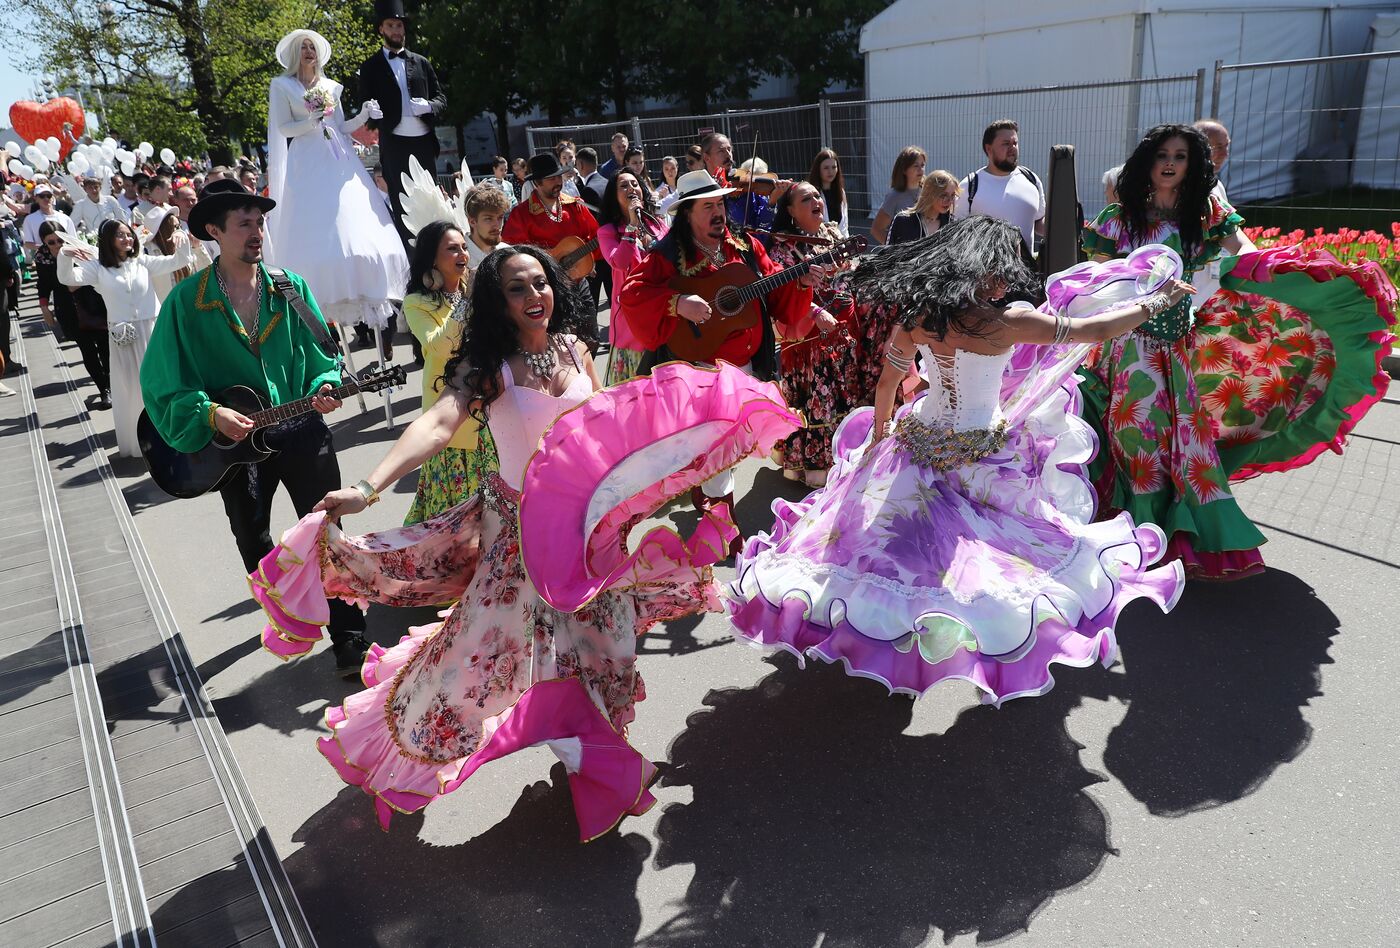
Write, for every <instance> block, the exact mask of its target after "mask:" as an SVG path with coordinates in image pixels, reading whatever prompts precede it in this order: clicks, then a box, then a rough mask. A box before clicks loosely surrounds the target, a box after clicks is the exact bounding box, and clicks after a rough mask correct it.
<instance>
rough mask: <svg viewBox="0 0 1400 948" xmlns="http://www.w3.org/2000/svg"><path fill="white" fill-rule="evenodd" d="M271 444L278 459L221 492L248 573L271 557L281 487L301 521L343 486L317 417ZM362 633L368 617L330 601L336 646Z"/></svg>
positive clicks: (244, 473)
mask: <svg viewBox="0 0 1400 948" xmlns="http://www.w3.org/2000/svg"><path fill="white" fill-rule="evenodd" d="M267 444H268V447H272V448H277V449H278V453H276V454H274V455H273V456H272V457H270V458H268V459H267V460H266V461H263V462H262V463H261V464H256V465H251V466H249V467H244V468H243V469H242V470H241V471H240V472H239V473H238V475H237V476H235V477H234V478H233V479H232V480H231V481H229V482H228V483H227V484H225V485H224V486H223V487H222V488H221V489H220V490H219V493H220V494H222V495H223V498H224V512H225V513H227V514H228V525H229V528H230V529H231V530H232V531H233V539H234V541H235V542H236V543H237V544H238V553H239V555H240V556H242V557H243V568H244V569H245V570H247V571H248V572H250V573H251V572H253V570H255V569H257V568H258V561H259V560H261V559H262V558H263V557H264V556H266V555H267V554H268V553H271V552H272V547H273V543H272V533H271V521H272V498H273V496H274V495H275V494H276V492H277V485H278V484H281V485H282V486H284V487H286V488H287V493H288V494H289V495H290V496H291V498H292V506H293V507H294V508H295V509H296V512H297V516H298V517H304V516H306V515H307V514H309V513H310V512H311V508H312V507H314V506H316V502H317V501H319V500H320V499H321V498H322V497H324V496H325V495H326V494H327V493H328V492H330V491H333V490H335V489H336V488H337V487H340V486H341V484H340V463H339V462H338V461H337V460H336V457H335V445H334V443H332V441H331V430H330V429H329V428H327V427H326V424H325V422H323V421H322V420H321V419H320V418H319V417H314V416H313V417H307V418H305V419H304V420H302V421H301V423H300V424H296V425H292V426H288V427H286V428H285V429H283V430H281V431H277V432H272V433H270V434H269V436H268V439H267ZM364 628H365V616H364V613H362V612H361V611H360V610H359V609H357V608H355V607H354V606H352V605H350V604H348V603H345V602H341V601H340V600H339V599H332V600H330V623H329V631H330V636H331V641H332V642H341V641H344V640H345V639H347V638H349V637H350V636H351V635H352V634H354V633H355V632H360V631H363V630H364Z"/></svg>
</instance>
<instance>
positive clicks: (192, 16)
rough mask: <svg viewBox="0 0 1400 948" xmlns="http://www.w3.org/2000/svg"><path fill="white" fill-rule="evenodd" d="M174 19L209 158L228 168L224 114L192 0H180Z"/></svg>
mask: <svg viewBox="0 0 1400 948" xmlns="http://www.w3.org/2000/svg"><path fill="white" fill-rule="evenodd" d="M175 19H176V22H177V23H178V24H179V27H180V36H181V38H182V42H181V50H180V51H181V53H182V55H183V57H184V60H185V62H186V64H188V66H189V69H190V84H191V85H192V86H193V87H194V107H195V111H196V112H198V113H199V124H200V126H201V127H202V128H203V129H204V138H205V140H206V141H208V142H209V157H210V159H211V160H212V161H213V162H214V163H215V164H223V165H227V164H232V163H233V145H232V143H231V142H230V141H229V127H228V126H229V116H228V111H227V110H226V109H225V108H224V103H223V97H222V96H221V95H220V94H219V84H218V82H217V80H216V79H215V78H214V54H213V53H212V52H211V51H210V49H209V41H208V35H207V33H206V32H205V29H204V18H203V16H202V14H201V12H200V9H199V4H198V3H197V2H195V0H181V3H180V12H179V13H178V14H176V18H175Z"/></svg>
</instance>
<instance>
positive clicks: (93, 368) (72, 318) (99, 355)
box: [53, 307, 112, 393]
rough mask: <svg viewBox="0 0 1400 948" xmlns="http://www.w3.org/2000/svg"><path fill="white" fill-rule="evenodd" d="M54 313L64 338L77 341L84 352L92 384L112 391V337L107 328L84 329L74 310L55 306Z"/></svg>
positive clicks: (102, 390)
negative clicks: (64, 309)
mask: <svg viewBox="0 0 1400 948" xmlns="http://www.w3.org/2000/svg"><path fill="white" fill-rule="evenodd" d="M53 315H54V318H55V319H56V320H58V325H59V327H60V328H61V329H62V330H63V336H64V338H65V339H67V340H68V341H69V342H72V343H75V344H76V345H77V347H78V351H79V352H80V353H82V356H83V368H85V369H87V374H88V378H90V379H92V384H93V385H96V386H97V388H98V391H101V392H103V393H106V392H110V391H111V390H112V372H111V368H110V366H111V353H112V339H111V337H110V336H108V335H107V330H105V329H83V328H82V327H81V326H79V324H78V314H77V313H75V312H73V311H72V310H69V311H68V312H61V311H60V310H59V309H58V308H57V307H55V308H54V311H53Z"/></svg>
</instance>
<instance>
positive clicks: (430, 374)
mask: <svg viewBox="0 0 1400 948" xmlns="http://www.w3.org/2000/svg"><path fill="white" fill-rule="evenodd" d="M403 314H404V317H405V318H406V319H407V320H408V328H409V331H410V332H412V333H413V335H414V336H415V337H416V338H417V339H418V344H419V345H420V346H422V347H423V410H424V411H427V410H428V409H429V408H431V407H432V406H433V403H434V402H436V401H437V400H438V396H440V395H441V394H442V383H440V382H439V381H438V379H439V377H440V376H441V375H442V370H443V367H444V366H445V365H447V360H448V359H450V358H452V353H453V352H455V351H456V350H457V345H458V343H460V342H461V341H462V329H463V328H464V325H465V324H464V323H461V322H458V321H457V320H455V319H451V318H450V316H451V314H452V304H451V303H449V302H447V300H446V299H445V298H443V297H440V296H436V295H433V296H425V295H424V294H422V293H410V294H408V296H407V297H405V298H404V301H403ZM480 430H481V426H480V425H479V424H478V423H477V422H476V421H475V420H474V419H469V420H467V421H464V422H463V423H462V427H460V428H458V429H457V433H456V434H454V435H453V436H452V440H451V441H449V442H447V446H448V447H449V448H461V449H463V450H465V451H475V450H476V446H477V440H478V438H477V433H478V432H479V431H480Z"/></svg>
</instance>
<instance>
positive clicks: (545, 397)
mask: <svg viewBox="0 0 1400 948" xmlns="http://www.w3.org/2000/svg"><path fill="white" fill-rule="evenodd" d="M663 368H665V369H666V370H667V371H664V372H661V373H659V377H658V378H646V379H638V380H635V381H634V382H630V383H628V384H627V385H623V386H618V387H617V388H614V389H608V390H605V391H604V392H601V393H598V394H596V395H593V397H592V399H590V398H589V396H590V389H591V386H590V384H589V381H588V378H587V376H586V375H584V374H582V373H580V374H577V375H575V376H574V378H573V379H572V381H571V382H570V384H569V385H568V387H567V389H566V390H565V391H564V392H563V393H562V394H561V395H559V396H558V397H554V396H551V395H549V394H547V393H544V392H540V391H536V390H533V389H526V388H521V387H518V386H516V385H515V384H513V379H512V377H511V372H510V368H509V367H508V366H502V377H503V381H504V384H505V388H504V391H503V392H502V394H501V396H500V397H499V398H498V399H497V400H496V401H495V402H494V403H493V404H492V405H491V407H490V427H491V430H492V434H493V435H494V436H495V438H496V444H497V450H498V452H499V455H500V462H501V463H500V473H499V474H498V475H490V476H489V477H488V478H487V480H486V482H485V483H484V484H483V485H482V488H481V490H480V492H479V494H478V495H477V496H476V497H474V498H473V499H472V500H470V501H468V502H466V503H464V504H461V505H459V506H457V507H454V508H452V509H451V510H448V511H447V512H445V513H443V514H441V515H440V516H438V517H435V518H433V519H431V520H427V521H424V522H422V523H419V524H415V525H413V526H408V527H402V528H399V529H396V530H389V531H386V532H383V533H375V534H368V535H365V536H359V537H354V536H347V535H345V534H343V533H342V532H341V531H340V530H339V529H338V528H336V527H335V526H333V525H330V524H328V523H326V522H325V515H324V514H312V515H311V516H309V517H307V518H305V519H303V520H302V521H301V522H300V523H298V524H297V525H296V526H295V527H293V528H292V529H291V530H289V531H288V532H287V533H286V534H285V535H284V537H283V539H282V543H281V545H279V547H278V548H277V549H275V550H274V551H273V552H272V553H270V554H269V555H268V556H267V557H266V558H265V559H264V560H263V562H262V564H261V566H260V568H259V570H258V572H256V573H254V574H253V575H252V576H250V577H249V580H250V584H251V586H252V589H253V594H254V596H255V598H257V599H258V601H259V602H260V603H261V604H262V605H263V607H264V609H265V610H266V612H267V614H268V618H269V623H268V626H267V629H266V630H265V632H264V635H263V641H264V644H265V646H266V647H267V648H268V649H269V650H271V651H273V652H274V653H275V654H278V655H280V656H282V657H284V658H285V657H291V656H294V655H300V654H305V653H306V652H308V651H310V649H311V648H312V645H313V644H314V642H315V641H316V640H318V639H319V638H320V634H321V630H320V628H319V626H321V625H323V624H324V622H325V620H326V597H327V596H335V597H339V598H341V599H345V600H349V601H352V602H359V603H365V602H378V603H383V604H386V605H394V606H422V605H432V604H435V603H442V602H449V601H453V600H460V601H458V602H457V604H456V605H455V606H454V607H452V609H450V610H449V611H447V612H445V613H444V614H443V620H442V622H441V623H439V624H438V625H435V626H422V627H418V628H414V629H410V630H409V634H408V635H406V636H405V637H404V638H403V640H402V641H401V642H400V643H399V644H398V645H397V646H395V647H393V648H390V649H387V650H385V649H383V648H380V647H379V646H377V645H376V646H374V647H373V648H372V649H371V652H370V654H369V655H368V656H367V658H366V661H365V665H364V670H363V678H364V683H365V685H366V688H367V690H365V691H362V692H359V693H357V694H355V695H352V696H351V697H350V698H348V699H347V700H346V701H345V702H344V703H343V704H341V705H339V706H335V707H332V708H330V709H329V710H328V712H327V714H326V723H327V724H328V725H329V727H330V729H331V735H330V736H329V737H326V738H322V739H321V740H320V741H319V742H318V743H319V747H320V750H321V753H322V754H324V755H325V757H326V759H327V760H328V761H329V762H330V763H331V765H332V766H333V767H335V768H336V770H337V771H338V772H339V773H340V775H341V777H342V778H343V779H344V780H345V781H346V782H347V783H350V784H353V785H355V786H358V787H360V788H362V789H363V790H364V791H365V793H367V794H370V795H371V796H373V797H374V800H375V807H376V810H377V812H378V814H379V818H380V822H381V824H383V825H384V826H385V827H386V828H387V825H388V822H389V819H390V817H391V814H392V813H393V812H394V811H398V812H400V813H409V812H413V811H416V810H419V809H422V808H423V807H424V806H426V805H427V804H428V803H429V802H431V801H432V800H434V799H435V798H437V797H438V796H441V795H443V794H445V793H448V792H450V791H452V790H454V789H456V788H457V787H458V786H460V785H461V784H462V783H463V782H464V781H465V780H466V779H467V778H468V777H469V776H471V774H472V773H473V772H475V770H476V769H477V768H478V767H480V766H481V765H482V764H484V763H486V762H487V761H490V760H495V759H497V758H499V757H502V756H505V755H507V754H510V753H512V752H514V751H516V750H519V749H520V748H522V747H528V746H531V745H537V744H546V745H548V746H549V747H550V748H551V750H553V751H554V752H555V753H556V754H557V755H558V756H559V757H560V759H561V760H563V762H564V763H565V765H566V768H567V770H568V772H569V782H570V786H571V789H572V793H573V799H574V806H575V813H576V815H577V817H578V822H579V835H580V838H581V839H582V840H585V841H587V840H590V839H593V838H595V837H597V836H599V835H601V834H603V833H606V832H607V831H608V830H609V829H611V828H612V827H613V826H614V825H616V823H617V822H618V821H619V820H621V819H622V818H623V817H624V816H626V815H627V814H629V813H630V814H638V813H642V812H644V811H645V810H646V809H648V808H649V807H650V806H651V805H652V803H654V802H655V801H654V798H653V797H652V796H651V794H650V793H649V792H648V791H647V785H648V784H649V782H650V781H651V779H652V777H653V776H654V774H655V768H654V767H653V765H652V764H651V763H650V762H649V761H647V760H646V759H645V758H644V757H642V755H641V754H639V753H638V752H637V751H636V750H634V749H633V748H632V747H631V746H630V745H629V744H628V743H627V741H626V739H625V737H624V735H625V732H626V728H627V725H628V724H629V723H630V722H631V721H632V719H633V717H634V716H635V704H636V702H638V701H640V700H641V699H642V698H643V697H644V696H645V689H644V687H643V684H642V678H641V675H640V674H639V673H638V671H637V668H636V640H637V636H638V635H640V634H641V633H643V632H644V631H645V630H646V629H647V628H648V627H649V626H650V625H652V624H653V623H655V622H658V621H663V620H667V619H672V618H677V617H680V616H684V615H688V614H691V613H694V612H698V611H703V610H711V611H714V610H717V609H718V608H719V599H718V590H717V587H716V586H715V584H714V582H713V579H712V577H711V572H710V564H712V563H714V562H715V561H716V560H717V559H718V558H719V557H720V556H722V555H723V550H724V548H725V547H727V545H728V542H729V540H730V539H731V538H732V537H734V536H735V535H736V533H737V531H736V530H735V528H734V526H733V524H732V522H731V521H730V520H729V518H728V511H727V510H723V509H721V510H719V511H716V512H712V513H711V514H710V515H709V516H707V517H706V519H705V520H704V521H702V523H701V525H700V527H699V528H698V529H697V531H696V534H695V537H693V538H692V540H691V542H690V543H689V544H686V543H684V542H682V541H680V539H679V538H678V537H676V535H675V534H674V533H673V532H670V531H666V530H663V529H661V528H658V529H657V530H656V531H653V534H651V535H648V537H647V538H645V539H643V541H642V542H641V543H640V544H639V546H638V551H637V552H636V553H633V554H631V555H630V556H627V555H626V551H625V548H624V547H625V534H626V526H625V524H617V523H613V522H612V521H611V520H608V519H607V518H603V519H604V520H605V521H606V523H612V526H610V527H608V526H606V523H605V528H606V529H608V530H610V531H611V532H610V533H609V536H608V538H607V539H606V540H605V541H604V542H603V543H602V546H603V547H604V548H605V549H604V550H603V555H602V556H601V557H600V556H598V555H593V556H592V557H590V560H589V561H590V562H591V563H599V562H605V563H606V567H607V571H606V574H605V575H602V576H600V577H594V576H593V575H592V574H591V573H590V572H589V571H588V569H587V568H586V566H585V565H584V564H582V563H581V562H579V563H574V562H563V561H556V560H553V559H551V558H552V557H559V558H561V559H562V558H565V557H573V556H575V555H577V556H580V557H581V556H582V555H583V550H582V547H581V546H580V547H579V549H577V550H575V551H573V552H569V551H566V550H563V549H562V548H557V547H549V546H548V543H547V541H546V540H545V539H541V540H538V541H537V542H536V543H535V547H536V548H537V550H540V551H544V552H543V554H539V553H537V555H536V557H535V558H534V560H532V561H531V562H530V563H528V564H527V557H526V555H525V553H524V552H523V551H522V541H521V534H522V530H521V509H522V495H521V487H522V485H526V470H527V467H528V469H529V470H530V471H531V472H534V473H535V476H536V477H537V479H538V477H539V472H541V471H543V472H544V481H543V484H541V485H539V486H536V487H534V488H530V487H528V486H527V496H531V495H533V496H534V497H535V498H536V499H535V500H534V501H533V502H532V504H531V509H533V510H535V511H537V514H536V515H535V521H536V522H537V523H542V524H543V530H540V529H539V527H536V532H537V533H541V534H543V535H544V536H546V537H549V538H550V539H553V540H557V539H558V537H560V536H561V535H564V534H572V533H574V532H577V533H578V534H579V535H580V536H582V535H584V534H583V525H582V524H581V523H580V524H579V530H578V531H570V530H569V529H568V522H569V520H570V518H571V517H572V518H573V519H578V520H582V519H583V517H584V516H585V515H586V511H585V510H584V509H583V508H582V507H579V508H578V509H571V508H570V507H569V506H568V505H569V504H570V501H569V500H568V499H567V498H569V497H572V496H574V495H575V494H578V493H579V491H578V490H577V489H576V488H579V487H580V484H582V482H583V481H585V480H588V479H590V478H592V477H593V474H590V473H588V472H589V471H591V469H592V468H591V467H590V465H592V466H597V467H598V468H599V470H598V471H597V472H596V474H597V478H598V479H599V481H600V483H599V485H598V488H597V491H596V492H597V493H598V494H599V495H600V496H603V497H605V498H606V497H612V496H613V493H614V492H617V491H618V490H619V482H618V481H617V479H616V477H614V478H612V479H611V480H609V479H608V478H607V474H608V471H609V470H610V469H611V465H610V463H609V462H607V461H605V460H604V459H603V454H604V453H605V450H615V449H616V446H617V445H620V444H625V443H629V438H635V437H636V436H637V434H638V433H639V432H640V431H641V430H642V429H643V427H644V426H643V425H640V424H630V423H629V422H628V419H636V418H643V417H649V418H652V419H662V420H663V421H662V423H664V424H667V425H674V426H676V429H677V430H678V431H679V432H681V433H682V438H684V432H685V431H688V430H693V429H694V428H695V426H696V425H700V426H701V427H702V429H704V430H708V431H709V432H710V436H709V437H707V438H706V439H704V440H703V441H694V440H692V441H689V442H687V443H688V444H689V445H690V446H691V447H694V448H695V449H696V450H697V451H698V453H699V457H700V458H701V459H702V460H703V463H700V464H698V465H697V466H695V467H694V469H693V470H692V471H690V473H688V474H686V475H684V476H677V475H676V474H675V469H674V468H671V469H670V472H671V475H672V477H671V480H670V481H665V478H663V477H660V476H659V475H660V473H661V469H660V468H658V469H657V471H656V474H657V476H656V477H653V476H652V475H651V474H648V475H647V476H646V477H644V480H645V484H641V485H634V487H635V486H642V487H644V488H650V489H644V490H642V491H641V492H640V494H641V497H640V500H639V499H638V497H637V496H634V495H636V494H637V492H636V491H635V490H633V489H630V488H629V489H625V490H622V492H621V493H619V494H617V496H616V497H615V498H614V499H615V501H618V502H622V509H623V511H624V513H623V517H624V520H628V521H630V522H635V521H636V519H640V518H641V517H642V516H645V515H646V514H647V513H648V512H650V510H651V509H654V508H655V507H657V506H660V504H661V503H663V502H664V501H665V499H667V498H668V497H669V495H670V494H671V493H673V492H679V491H682V490H688V488H689V486H690V483H691V482H692V481H693V482H694V483H699V480H697V478H698V479H703V478H704V477H706V476H710V474H711V473H712V470H711V469H712V468H713V467H714V466H716V465H720V464H728V463H733V462H734V461H736V460H737V459H738V458H739V457H742V456H744V455H746V454H748V453H757V452H759V451H762V450H767V448H769V447H771V445H772V444H773V443H774V442H775V441H777V440H781V439H782V438H783V437H786V436H787V434H789V433H790V432H791V430H792V428H793V427H794V426H795V425H796V424H797V420H796V419H795V418H794V417H792V416H791V415H790V414H788V413H786V412H785V407H784V406H782V403H781V399H780V398H779V397H778V396H777V393H776V389H774V390H773V391H771V392H769V391H767V390H761V389H762V386H761V383H757V382H755V381H754V380H752V379H748V378H747V377H746V376H743V374H742V373H740V372H738V371H737V370H734V369H732V368H729V367H726V369H725V371H723V372H722V373H716V372H714V371H710V370H699V369H691V368H690V367H688V366H687V367H683V368H682V367H675V366H667V367H663ZM718 375H722V376H723V378H724V380H725V383H726V384H725V385H718V386H717V385H714V384H712V383H713V380H714V378H715V377H716V376H718ZM731 383H732V384H731ZM768 388H771V386H770V387H768ZM771 399H777V404H776V406H775V411H774V412H770V413H769V416H770V417H782V418H783V419H784V420H782V421H781V423H771V422H770V423H769V424H768V425H767V426H766V427H765V428H764V429H763V431H762V432H758V433H756V432H754V431H753V430H752V429H751V427H750V428H747V429H746V428H742V427H739V428H736V427H735V426H733V425H729V426H725V425H723V424H721V425H720V426H719V427H718V428H716V427H714V425H713V424H712V422H713V419H714V418H716V417H722V416H724V415H725V414H726V413H727V412H728V411H729V408H728V407H727V406H729V405H731V404H732V405H736V406H745V405H747V406H748V407H747V409H745V410H746V411H752V403H753V402H755V401H763V402H765V403H768V402H771ZM585 400H587V402H585ZM580 406H582V407H580ZM674 406H684V412H683V413H681V414H676V415H673V414H672V413H671V411H670V408H671V407H674ZM776 409H782V411H781V412H779V411H777V410H776ZM590 412H592V413H590ZM561 415H563V417H564V418H568V419H572V420H576V419H583V418H587V419H588V425H587V431H579V430H577V428H576V427H574V428H571V427H570V426H569V425H554V423H555V421H556V419H557V418H559V417H560V416H561ZM551 426H554V428H553V429H551ZM706 426H709V427H706ZM547 429H551V430H550V435H549V436H547V437H545V438H544V439H543V442H542V437H541V436H542V435H544V434H545V433H546V430H547ZM758 434H761V435H762V438H763V443H762V444H759V443H757V442H754V441H752V440H751V439H752V438H754V437H756V436H757V435H758ZM561 439H567V440H568V442H569V443H568V444H567V445H565V446H564V447H563V448H562V450H561V447H560V441H561ZM665 441H666V439H665V438H662V442H663V444H664V443H665ZM647 444H650V441H648V442H647ZM590 446H592V447H590ZM597 446H604V447H603V448H599V447H597ZM646 446H647V445H645V444H643V445H639V446H638V455H639V457H641V458H642V459H643V460H646V458H647V457H648V456H649V455H648V452H647V451H646V450H645V447H646ZM537 448H538V451H537ZM594 462H597V463H596V464H595V463H594ZM643 466H646V465H643ZM629 469H630V470H633V471H634V472H635V471H636V470H637V465H636V464H633V465H631V466H630V467H628V468H625V469H624V471H625V470H629ZM663 481H664V487H661V486H657V485H658V483H659V482H663ZM629 499H630V500H631V501H632V502H633V504H636V503H639V502H640V503H643V504H644V505H645V508H629V507H627V506H626V503H625V501H627V500H629ZM593 509H594V511H595V513H596V512H597V511H600V510H604V509H606V505H605V507H599V505H598V504H596V503H595V504H594V505H593ZM591 523H596V516H595V520H594V521H591ZM540 555H544V556H545V559H544V560H543V561H541V560H540ZM318 567H319V568H318ZM527 567H528V568H527ZM532 574H533V575H537V576H543V577H551V576H559V577H572V582H571V584H570V586H569V588H568V590H567V591H566V592H563V591H561V592H558V593H555V594H553V595H548V596H547V597H546V598H548V599H550V600H551V601H553V602H555V603H556V604H557V605H562V606H563V607H564V609H565V610H567V611H561V610H560V609H557V608H555V607H554V606H552V605H550V604H549V602H546V599H545V598H542V597H541V592H540V591H539V588H538V587H537V584H536V581H535V580H534V579H533V578H532ZM580 590H582V591H580ZM569 595H574V596H575V598H573V599H571V600H570V601H568V602H565V601H564V600H565V599H566V598H568V596H569Z"/></svg>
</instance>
